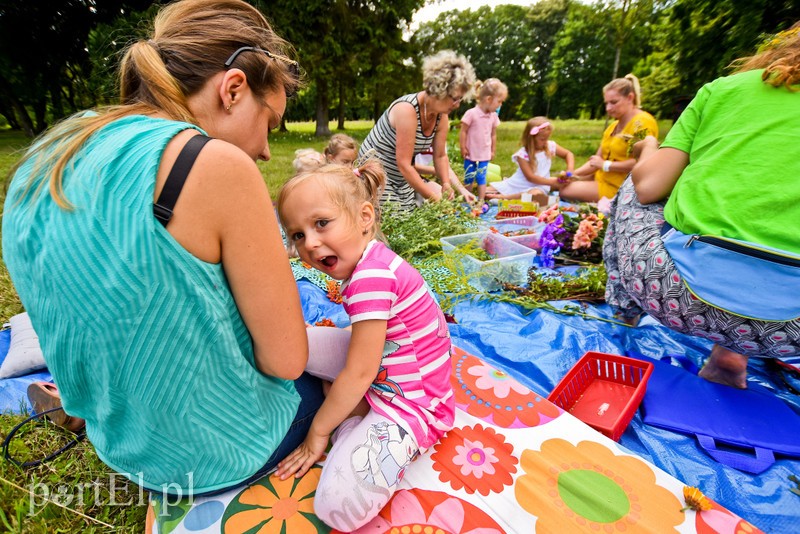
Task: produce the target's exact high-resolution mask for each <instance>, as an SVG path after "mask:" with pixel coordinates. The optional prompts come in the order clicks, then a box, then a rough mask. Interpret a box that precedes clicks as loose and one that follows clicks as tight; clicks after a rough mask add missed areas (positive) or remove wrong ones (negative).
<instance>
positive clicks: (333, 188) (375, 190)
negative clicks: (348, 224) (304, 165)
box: [277, 158, 386, 241]
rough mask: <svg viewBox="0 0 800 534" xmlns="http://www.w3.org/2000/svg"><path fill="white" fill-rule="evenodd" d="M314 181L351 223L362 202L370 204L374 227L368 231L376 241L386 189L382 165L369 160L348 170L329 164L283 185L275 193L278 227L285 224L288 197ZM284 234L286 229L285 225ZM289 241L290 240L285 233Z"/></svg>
mask: <svg viewBox="0 0 800 534" xmlns="http://www.w3.org/2000/svg"><path fill="white" fill-rule="evenodd" d="M308 181H313V182H314V183H315V184H316V185H318V186H320V187H321V188H322V190H324V191H325V192H327V194H328V196H329V198H330V200H331V202H332V203H333V204H334V205H335V206H336V207H338V208H339V209H341V210H342V213H344V214H346V216H347V217H348V218H349V219H350V220H351V221H352V222H355V221H356V220H357V219H358V213H359V210H360V209H361V206H362V204H363V203H364V202H369V203H370V204H372V206H373V208H375V224H373V226H372V228H371V229H370V231H371V232H372V235H371V237H376V236H377V235H378V234H379V232H380V199H381V193H382V192H383V188H384V186H385V185H386V173H385V172H384V171H383V165H381V162H380V161H378V160H377V159H374V158H369V159H367V160H366V161H364V162H363V163H361V165H360V166H359V167H356V168H353V169H351V168H349V167H345V166H344V165H338V164H336V163H328V164H326V165H323V166H322V167H318V168H316V169H312V170H309V171H306V172H303V173H300V174H298V175H297V176H295V177H294V178H292V179H291V180H289V181H288V182H286V183H285V184H284V185H283V187H281V190H280V191H279V192H278V202H277V207H278V217H280V219H281V224H282V225H284V221H285V220H286V217H285V215H286V214H285V212H284V208H285V205H286V200H287V199H288V198H289V195H291V194H292V192H293V191H294V190H295V189H297V187H298V186H299V185H300V184H303V183H306V182H308ZM284 231H286V226H285V225H284ZM286 235H287V237H288V238H289V240H290V241H291V236H289V234H288V232H287V234H286Z"/></svg>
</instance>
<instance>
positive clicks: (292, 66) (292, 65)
mask: <svg viewBox="0 0 800 534" xmlns="http://www.w3.org/2000/svg"><path fill="white" fill-rule="evenodd" d="M242 52H262V53H264V54H266V55H267V57H269V58H271V59H277V60H278V61H281V62H282V63H283V64H285V65H286V69H287V70H288V71H289V75H290V76H291V77H292V79H293V80H294V81H295V82H297V81H298V80H299V79H300V64H299V63H297V61H295V60H293V59H289V58H288V57H286V56H280V55H278V54H273V53H272V52H270V51H269V50H264V49H263V48H258V47H257V46H243V47H241V48H239V49H238V50H236V52H234V53H233V54H231V57H229V58H228V59H227V60H226V61H225V63H224V65H225V69H229V68H231V66H232V65H233V62H234V61H236V58H237V57H238V56H239V54H241V53H242ZM295 85H297V84H295ZM296 94H297V91H296V90H294V89H292V90H289V89H287V90H286V98H291V97H293V96H294V95H296Z"/></svg>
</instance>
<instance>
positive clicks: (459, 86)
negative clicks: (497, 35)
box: [359, 50, 475, 211]
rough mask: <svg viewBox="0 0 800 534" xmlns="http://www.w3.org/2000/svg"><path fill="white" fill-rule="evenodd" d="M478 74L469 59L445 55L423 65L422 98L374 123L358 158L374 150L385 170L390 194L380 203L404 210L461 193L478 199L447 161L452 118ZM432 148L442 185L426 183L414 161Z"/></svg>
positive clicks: (409, 98)
mask: <svg viewBox="0 0 800 534" xmlns="http://www.w3.org/2000/svg"><path fill="white" fill-rule="evenodd" d="M474 84H475V70H474V69H473V68H472V65H471V64H470V63H469V61H467V59H466V58H465V57H464V56H461V55H458V54H456V53H455V52H453V51H452V50H443V51H441V52H439V53H438V54H436V55H434V56H429V57H427V58H425V60H424V61H423V63H422V85H423V87H424V89H423V90H422V91H420V92H418V93H412V94H409V95H405V96H401V97H400V98H398V99H397V100H395V101H394V102H392V103H391V104H390V105H389V108H388V109H387V110H386V111H385V112H384V113H383V115H382V116H381V117H380V119H378V122H376V123H375V126H374V127H373V128H372V130H371V131H370V132H369V135H367V138H366V139H364V142H363V143H362V145H361V150H360V151H359V156H364V155H366V154H367V152H368V151H370V150H374V151H375V152H376V153H377V156H378V158H379V159H380V160H381V163H383V167H384V169H385V170H386V178H387V180H386V189H385V190H384V192H383V196H382V197H381V204H385V203H387V202H391V203H393V204H395V205H396V207H397V208H399V209H401V210H403V211H409V210H412V209H414V208H415V207H417V202H418V201H420V202H421V201H423V200H425V199H431V200H439V199H440V198H442V197H443V196H446V197H449V198H453V196H454V191H453V189H454V188H455V189H457V190H458V191H459V193H461V194H462V195H463V196H464V198H465V199H467V200H468V201H470V202H471V201H473V200H474V199H475V196H474V195H473V194H472V193H470V192H468V191H467V190H466V188H465V187H464V185H463V184H462V183H461V182H460V181H458V180H457V179H456V177H455V174H453V173H451V169H450V162H449V160H448V159H447V151H446V148H447V132H448V131H449V126H450V124H449V120H448V115H449V114H450V113H452V112H453V111H455V110H456V109H457V108H458V106H459V105H460V104H461V101H462V100H466V99H471V97H472V95H471V91H472V87H473V85H474ZM430 147H433V166H434V168H435V169H436V176H438V177H439V179H440V180H441V182H442V184H441V186H439V184H435V183H432V182H428V181H426V180H424V179H423V178H422V177H421V176H420V174H419V172H417V170H416V169H415V168H414V157H415V156H416V155H417V154H420V153H422V152H425V151H426V150H427V149H429V148H430Z"/></svg>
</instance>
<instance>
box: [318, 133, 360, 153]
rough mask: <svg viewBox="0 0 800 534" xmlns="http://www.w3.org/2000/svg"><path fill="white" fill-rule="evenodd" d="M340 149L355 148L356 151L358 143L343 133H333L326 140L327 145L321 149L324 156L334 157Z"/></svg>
mask: <svg viewBox="0 0 800 534" xmlns="http://www.w3.org/2000/svg"><path fill="white" fill-rule="evenodd" d="M342 150H355V151H356V153H358V143H356V140H355V139H353V138H352V137H350V136H349V135H345V134H340V133H339V134H334V135H332V136H331V139H330V141H328V146H326V147H325V150H324V151H323V152H324V154H325V156H327V157H329V158H335V157H336V155H337V154H338V153H339V152H341V151H342Z"/></svg>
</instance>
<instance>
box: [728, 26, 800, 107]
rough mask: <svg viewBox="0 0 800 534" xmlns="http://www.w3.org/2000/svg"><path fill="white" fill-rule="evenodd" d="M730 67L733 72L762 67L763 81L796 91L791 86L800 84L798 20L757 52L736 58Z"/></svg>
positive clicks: (799, 31) (799, 29) (799, 33)
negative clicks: (733, 69)
mask: <svg viewBox="0 0 800 534" xmlns="http://www.w3.org/2000/svg"><path fill="white" fill-rule="evenodd" d="M731 67H733V68H735V72H744V71H748V70H755V69H764V73H763V74H762V75H761V79H762V80H763V81H764V83H768V84H769V85H772V86H774V87H780V86H782V85H783V86H785V87H786V88H787V89H789V90H790V91H796V90H797V87H793V86H796V85H798V84H800V22H795V23H794V25H792V27H791V28H789V29H788V30H785V31H782V32H780V33H778V34H777V35H776V36H775V37H774V38H773V39H772V40H770V41H769V42H767V43H766V44H765V45H764V46H763V47H762V49H761V50H760V51H759V53H758V54H756V55H754V56H750V57H744V58H740V59H737V60H736V61H734V62H733V63H732V64H731Z"/></svg>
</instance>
